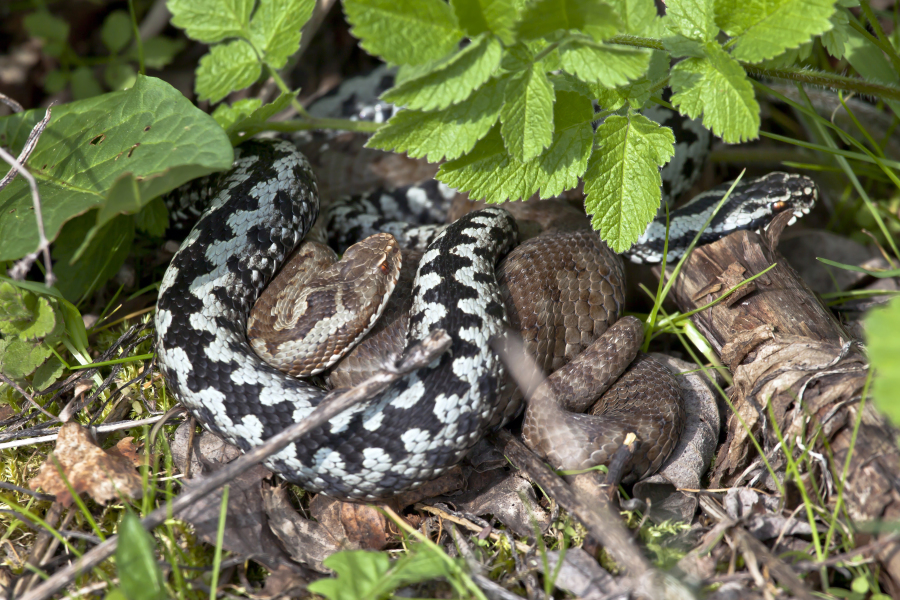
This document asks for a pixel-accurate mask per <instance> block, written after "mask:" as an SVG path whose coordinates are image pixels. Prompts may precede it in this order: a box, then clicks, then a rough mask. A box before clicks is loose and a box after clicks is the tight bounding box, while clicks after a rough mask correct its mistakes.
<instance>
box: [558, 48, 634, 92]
mask: <svg viewBox="0 0 900 600" xmlns="http://www.w3.org/2000/svg"><path fill="white" fill-rule="evenodd" d="M560 61H561V64H562V68H563V70H564V71H566V72H568V73H571V74H572V75H575V76H576V77H578V79H581V80H582V81H587V82H590V83H600V84H603V85H605V86H606V87H611V88H612V87H616V86H620V85H624V84H626V83H628V82H629V81H631V80H633V79H637V78H638V77H640V76H641V75H643V74H644V73H645V72H646V71H647V67H648V66H649V65H650V52H649V51H647V50H644V49H642V48H629V47H626V46H612V45H608V44H597V43H594V42H590V41H587V40H577V41H574V42H572V43H570V44H566V46H565V47H564V48H563V49H562V51H561V52H560Z"/></svg>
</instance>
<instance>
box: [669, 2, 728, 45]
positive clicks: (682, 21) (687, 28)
mask: <svg viewBox="0 0 900 600" xmlns="http://www.w3.org/2000/svg"><path fill="white" fill-rule="evenodd" d="M666 20H667V26H668V28H669V29H670V30H671V31H673V32H675V33H677V34H680V35H682V36H684V37H686V38H688V39H689V40H694V41H696V42H709V41H712V40H715V39H716V35H718V33H719V27H718V26H717V25H716V13H715V7H714V6H713V0H669V2H668V3H667V4H666Z"/></svg>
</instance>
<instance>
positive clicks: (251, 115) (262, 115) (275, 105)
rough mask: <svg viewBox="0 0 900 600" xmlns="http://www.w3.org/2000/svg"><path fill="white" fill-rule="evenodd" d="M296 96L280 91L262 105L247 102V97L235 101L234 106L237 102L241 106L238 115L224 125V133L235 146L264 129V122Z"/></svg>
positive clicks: (285, 106) (292, 93) (288, 104)
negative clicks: (247, 110)
mask: <svg viewBox="0 0 900 600" xmlns="http://www.w3.org/2000/svg"><path fill="white" fill-rule="evenodd" d="M296 97H297V94H295V93H294V92H288V93H282V94H281V95H280V96H278V97H277V98H275V100H273V101H272V102H269V103H268V104H264V105H262V106H260V105H259V104H258V103H255V102H254V103H247V100H249V98H248V99H246V100H239V101H238V102H235V103H234V106H235V107H236V106H237V105H239V104H240V105H241V108H240V109H239V112H240V115H239V116H238V118H236V119H235V120H234V121H233V122H232V123H230V124H229V125H228V126H225V133H227V134H228V138H229V139H230V140H231V143H232V144H233V145H235V146H237V145H238V144H240V143H241V142H242V141H244V140H246V139H248V138H249V137H251V136H253V135H256V134H257V133H259V132H260V131H263V130H265V129H266V122H267V121H268V120H269V119H271V118H272V117H274V116H275V115H277V114H278V113H280V112H281V111H283V110H285V109H287V107H288V106H290V105H291V102H293V101H294V98H296ZM245 103H246V104H245ZM246 109H250V110H249V112H245V110H246ZM213 116H215V115H213ZM220 122H221V121H220Z"/></svg>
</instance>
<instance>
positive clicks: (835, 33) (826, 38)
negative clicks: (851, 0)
mask: <svg viewBox="0 0 900 600" xmlns="http://www.w3.org/2000/svg"><path fill="white" fill-rule="evenodd" d="M830 20H831V25H832V27H831V29H829V30H828V31H826V32H825V33H823V34H822V45H823V46H825V49H826V50H828V54H830V55H832V56H833V57H835V58H836V59H838V60H840V59H842V58H843V57H844V44H845V43H846V42H847V40H848V38H849V36H850V23H849V21H848V20H847V14H846V12H845V9H842V8H839V9H838V10H836V11H834V14H833V15H831V19H830Z"/></svg>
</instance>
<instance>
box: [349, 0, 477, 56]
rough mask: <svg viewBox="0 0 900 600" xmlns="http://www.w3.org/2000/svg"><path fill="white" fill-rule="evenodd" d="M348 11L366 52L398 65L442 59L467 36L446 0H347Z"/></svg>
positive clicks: (353, 32)
mask: <svg viewBox="0 0 900 600" xmlns="http://www.w3.org/2000/svg"><path fill="white" fill-rule="evenodd" d="M344 12H345V13H346V15H347V21H348V22H349V23H350V25H351V27H352V28H351V30H350V31H351V33H352V34H353V35H355V36H356V37H357V38H359V40H360V42H359V44H360V46H362V47H363V49H365V50H366V52H369V53H371V54H375V55H378V56H380V57H381V58H383V59H384V60H386V61H387V62H389V63H394V64H398V65H419V64H422V63H425V62H428V61H430V60H435V59H438V58H440V57H442V56H444V55H445V54H447V53H448V52H450V51H451V50H453V49H454V48H455V47H456V43H457V42H458V41H459V40H460V38H462V36H463V32H462V31H461V30H460V29H459V26H458V24H457V22H456V15H454V14H453V9H452V8H451V7H450V5H449V4H447V3H446V2H443V1H442V0H344Z"/></svg>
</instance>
